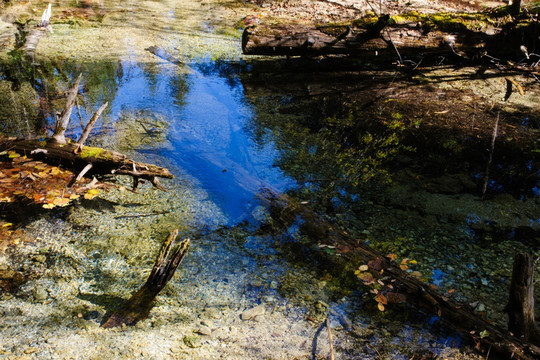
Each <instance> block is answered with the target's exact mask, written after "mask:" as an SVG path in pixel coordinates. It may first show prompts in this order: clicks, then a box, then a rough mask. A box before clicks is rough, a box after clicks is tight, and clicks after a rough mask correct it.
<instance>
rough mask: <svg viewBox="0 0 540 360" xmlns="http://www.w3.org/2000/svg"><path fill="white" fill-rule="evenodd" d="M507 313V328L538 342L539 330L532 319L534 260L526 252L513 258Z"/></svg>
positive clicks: (531, 341)
mask: <svg viewBox="0 0 540 360" xmlns="http://www.w3.org/2000/svg"><path fill="white" fill-rule="evenodd" d="M505 311H506V312H507V313H508V330H509V331H510V332H512V333H513V334H514V335H515V336H517V337H519V338H521V339H523V340H524V341H527V342H530V343H532V344H535V345H539V344H540V331H539V329H538V327H537V326H536V322H535V319H534V261H533V258H532V256H530V255H528V254H523V253H520V254H517V255H516V256H515V258H514V267H513V270H512V283H511V284H510V299H509V301H508V305H506V308H505Z"/></svg>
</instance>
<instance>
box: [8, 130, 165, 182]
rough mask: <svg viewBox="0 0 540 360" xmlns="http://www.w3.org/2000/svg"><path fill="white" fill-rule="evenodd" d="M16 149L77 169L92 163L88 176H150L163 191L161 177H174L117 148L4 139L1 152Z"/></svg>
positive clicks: (24, 153) (52, 162)
mask: <svg viewBox="0 0 540 360" xmlns="http://www.w3.org/2000/svg"><path fill="white" fill-rule="evenodd" d="M8 150H14V151H16V152H17V153H19V154H21V155H26V156H28V157H31V158H35V159H38V160H41V161H44V162H47V163H49V164H53V165H58V164H61V165H63V166H65V167H67V168H70V169H73V170H75V171H81V170H82V169H84V168H85V167H86V166H87V165H88V164H92V169H91V171H89V172H88V173H87V175H96V174H98V175H104V174H115V175H129V176H132V177H133V178H134V180H135V181H136V182H138V180H139V179H146V180H149V181H150V182H152V184H153V185H154V186H156V187H157V188H159V189H160V190H165V189H164V188H163V187H162V186H161V184H160V183H159V181H158V179H157V178H158V177H161V178H167V179H172V178H174V175H172V174H171V173H170V172H169V170H167V169H166V168H163V167H160V166H156V165H153V164H146V163H141V162H137V161H134V160H131V159H129V158H128V157H127V156H126V155H124V154H121V153H118V152H116V151H111V150H105V149H101V148H96V147H90V146H85V147H84V148H82V151H79V146H78V144H77V143H71V142H70V143H67V144H58V143H57V142H55V141H37V140H21V139H17V140H0V151H8Z"/></svg>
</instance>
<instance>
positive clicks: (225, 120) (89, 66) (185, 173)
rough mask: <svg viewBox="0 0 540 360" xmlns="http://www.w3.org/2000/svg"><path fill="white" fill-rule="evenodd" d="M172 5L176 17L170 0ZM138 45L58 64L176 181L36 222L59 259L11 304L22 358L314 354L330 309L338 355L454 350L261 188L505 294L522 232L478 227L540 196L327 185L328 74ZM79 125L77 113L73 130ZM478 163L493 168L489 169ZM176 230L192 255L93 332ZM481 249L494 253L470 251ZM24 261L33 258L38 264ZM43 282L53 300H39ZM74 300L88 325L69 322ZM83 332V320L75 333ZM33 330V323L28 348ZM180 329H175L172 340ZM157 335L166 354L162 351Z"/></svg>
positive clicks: (9, 335) (110, 127)
mask: <svg viewBox="0 0 540 360" xmlns="http://www.w3.org/2000/svg"><path fill="white" fill-rule="evenodd" d="M164 14H166V16H167V17H170V16H173V14H172V13H171V12H170V11H169V12H164ZM174 14H175V15H177V14H180V12H175V13H174ZM166 36H167V37H171V38H172V39H169V40H170V41H171V42H172V43H173V44H179V43H180V42H178V41H177V40H175V39H174V37H173V36H172V35H170V34H169V35H166ZM213 41H215V40H213ZM203 42H205V40H204V39H203ZM208 42H209V43H211V42H212V41H208ZM126 43H128V44H130V43H132V41H131V40H129V41H128V40H126ZM209 46H213V45H211V44H210V45H209ZM134 52H135V50H134V49H131V50H130V49H128V51H127V53H126V54H124V57H125V58H124V60H122V61H120V62H114V61H113V62H95V63H90V62H89V63H82V64H69V62H68V63H67V64H64V65H65V68H64V69H62V70H61V71H60V73H64V72H65V73H67V74H69V77H75V76H76V74H77V73H78V71H81V70H82V71H83V72H84V77H85V85H84V87H83V89H84V90H83V96H84V98H85V100H86V101H85V103H86V106H87V107H88V113H85V109H84V107H83V108H82V112H83V115H84V118H88V117H89V116H90V114H91V113H92V109H95V108H97V107H98V106H99V105H101V103H102V102H104V101H109V102H110V105H109V108H108V110H107V113H106V114H105V116H104V118H103V120H102V121H100V123H99V124H98V126H97V127H96V133H97V134H99V135H98V136H96V137H95V138H94V139H93V142H94V144H95V145H99V146H103V147H109V148H113V149H117V150H119V151H122V152H125V153H128V154H129V155H130V156H133V157H136V158H137V159H139V160H142V161H146V162H156V163H159V164H160V165H163V166H166V167H168V168H170V169H171V171H172V172H173V173H174V174H175V175H176V176H177V179H175V180H174V181H167V182H166V186H167V187H168V188H169V189H170V191H169V192H168V193H161V192H158V191H154V190H151V189H150V188H149V187H148V186H147V187H144V188H143V189H141V194H130V193H121V192H111V193H109V194H103V195H102V197H103V199H104V200H96V201H95V202H83V203H82V204H81V206H78V207H76V208H75V209H73V210H72V211H71V212H70V213H69V214H68V216H67V218H66V219H65V221H64V220H62V219H55V218H54V217H52V218H46V219H45V220H42V221H36V222H35V223H33V224H31V225H30V227H29V231H31V232H32V233H33V234H37V235H38V236H39V237H40V242H41V243H39V245H36V246H35V247H30V248H28V249H27V251H28V252H29V253H28V256H27V258H28V259H33V258H34V257H35V255H36V254H39V253H40V252H41V253H44V254H46V255H45V256H46V258H47V259H48V261H49V262H51V263H52V264H53V266H52V267H50V269H49V274H48V275H47V276H44V277H42V278H40V279H38V280H35V281H31V282H29V283H28V284H27V285H26V286H25V287H24V288H23V292H22V294H21V295H20V296H19V297H16V298H12V299H8V300H6V302H4V304H3V305H2V306H3V308H2V309H3V311H4V315H5V316H4V319H3V322H2V328H3V329H4V330H6V332H4V334H5V335H4V336H5V338H4V339H3V340H4V341H3V343H4V344H6V345H5V349H9V351H11V352H13V353H16V354H17V353H21V352H23V351H24V350H25V348H26V346H29V345H32V344H34V345H35V344H37V345H38V346H40V347H42V349H43V351H42V352H41V354H51V353H52V354H54V353H62V352H66V346H65V345H63V344H62V341H61V339H59V340H55V339H54V338H55V337H56V338H61V337H62V336H63V337H65V338H67V339H71V340H72V341H76V342H77V343H78V344H80V345H81V346H80V349H79V353H77V352H75V354H74V357H80V356H81V352H85V351H88V350H89V349H91V348H92V345H91V344H92V341H96V339H99V340H98V341H99V343H100V345H112V347H113V348H114V349H115V350H114V351H116V352H117V353H118V355H119V356H121V355H124V356H125V355H126V354H137V355H133V357H134V358H137V357H138V356H139V355H138V354H139V353H140V352H141V351H143V352H144V351H146V352H147V353H150V354H153V356H155V357H156V358H160V357H162V358H167V356H169V357H174V356H176V355H171V353H172V354H178V351H179V350H178V349H180V353H181V352H182V351H183V352H186V353H182V355H179V356H178V357H180V358H181V356H184V357H185V356H188V355H189V356H191V357H193V355H195V357H196V356H199V357H201V358H210V357H217V356H224V357H226V358H260V355H261V354H264V355H265V356H267V357H275V358H283V359H288V358H294V357H300V358H302V357H304V358H305V357H308V356H310V355H312V354H313V351H314V350H313V349H314V348H315V349H316V352H318V354H319V355H320V354H327V353H328V342H327V341H326V340H325V339H323V338H322V337H323V336H324V334H325V331H322V332H318V329H320V328H318V326H319V324H320V323H321V322H322V321H323V320H324V319H325V317H326V316H327V314H329V317H330V320H331V322H332V326H334V329H335V331H336V334H335V336H336V338H337V339H338V343H337V344H336V346H337V351H339V352H340V354H341V355H342V357H343V358H377V359H378V358H380V357H379V355H378V354H377V352H379V353H382V354H383V356H384V357H387V358H411V357H412V356H413V354H415V353H417V352H418V353H420V354H422V353H425V352H427V351H432V352H434V353H436V354H438V353H441V352H444V351H446V350H447V346H452V347H459V346H460V341H459V339H458V338H457V337H456V336H455V335H452V334H450V335H449V334H448V333H447V331H446V330H444V329H443V330H440V329H438V327H439V324H438V323H437V321H434V319H433V318H429V317H427V316H425V315H423V314H417V313H416V312H414V311H411V309H408V308H404V309H403V308H399V309H397V311H395V312H392V311H389V312H385V313H382V314H381V313H379V312H378V311H377V310H376V308H375V306H374V305H375V303H374V301H373V296H372V295H370V294H367V291H366V289H363V288H361V287H360V285H358V288H353V289H352V292H351V289H350V288H346V289H341V288H340V284H339V283H338V281H337V280H336V281H334V278H333V277H334V275H335V274H333V273H332V269H327V268H325V266H324V264H323V263H321V262H320V261H319V262H318V263H315V262H314V261H313V259H312V258H311V257H310V256H311V253H310V251H308V250H306V248H307V247H309V239H305V238H304V237H303V236H302V234H301V233H299V232H298V227H294V226H292V227H291V228H289V229H288V231H286V232H282V233H278V234H277V235H276V234H275V233H272V232H271V231H265V230H266V229H265V226H268V224H269V223H270V224H271V223H272V219H271V217H270V216H269V214H268V213H267V212H266V211H265V210H264V208H262V207H260V206H258V199H257V194H258V193H259V192H260V189H261V187H263V186H264V187H269V188H271V189H273V190H274V191H276V192H284V191H287V190H291V191H290V194H291V196H292V197H293V198H294V199H295V200H298V201H305V202H308V204H309V205H310V206H312V207H313V208H314V209H316V211H317V212H319V213H320V214H321V215H322V216H323V217H325V218H327V219H329V220H330V221H331V222H332V223H335V224H336V226H339V227H341V228H343V229H346V230H347V231H349V233H350V234H351V235H353V236H354V235H360V234H361V235H362V237H363V238H365V237H366V234H367V237H368V239H367V240H368V241H369V242H370V243H371V244H373V245H374V246H379V247H380V248H383V249H385V250H388V252H398V251H399V254H400V255H402V256H403V257H405V256H409V257H411V258H414V259H418V260H419V267H420V268H421V270H422V272H424V274H425V276H426V278H427V279H429V280H431V281H433V282H435V283H437V284H439V285H440V286H443V287H445V286H446V287H447V288H450V287H455V286H456V285H460V284H461V285H463V286H462V287H461V288H460V289H459V290H458V292H459V293H460V295H459V296H463V299H464V300H465V301H469V299H470V300H476V297H477V295H478V294H477V291H478V290H479V289H481V290H482V293H483V294H484V296H487V297H493V298H495V301H494V302H495V303H503V302H504V300H502V301H499V299H504V297H505V295H504V284H505V281H506V280H505V277H507V276H508V271H507V268H508V267H509V266H507V267H506V269H504V268H501V266H499V265H500V263H501V262H507V263H508V261H509V260H508V259H511V257H512V254H513V251H515V250H516V249H524V248H525V250H527V248H526V247H525V246H523V244H522V243H520V242H519V241H514V240H515V239H510V240H511V241H507V240H508V239H506V238H504V239H499V240H500V242H499V241H497V242H490V241H489V240H488V239H487V236H490V235H491V233H492V231H491V230H490V229H489V227H486V226H485V225H486V224H488V221H491V219H493V217H494V215H493V214H495V213H504V212H508V208H509V207H512V208H513V209H514V210H513V211H516V212H518V213H522V214H523V213H525V214H528V215H526V216H523V223H533V224H534V223H538V216H537V215H536V213H535V212H534V211H532V212H531V211H530V209H533V208H534V204H533V205H530V203H529V204H527V203H526V202H523V203H519V202H516V201H514V200H508V199H506V200H504V201H502V200H499V201H496V202H490V203H488V204H487V205H486V204H483V203H481V202H479V201H478V198H477V197H475V196H473V195H471V194H454V195H447V194H441V193H437V192H435V193H427V192H426V191H423V190H422V189H418V188H417V187H415V186H413V185H411V184H408V183H407V182H404V183H398V184H397V186H396V187H393V188H391V189H390V190H389V191H388V192H382V191H373V190H370V189H359V190H357V193H352V192H350V189H351V187H350V186H346V184H345V185H344V184H343V183H339V182H338V185H337V186H330V185H331V183H332V182H333V181H334V180H336V181H338V180H339V176H338V175H337V174H338V173H339V171H338V170H337V169H338V167H336V163H337V161H329V159H328V156H326V157H323V156H319V155H320V153H319V150H320V149H324V147H325V144H324V143H323V142H322V141H320V138H321V137H322V136H319V134H318V132H319V129H318V128H317V126H318V125H317V123H316V121H315V120H316V119H320V118H321V117H322V115H323V114H325V111H327V110H328V109H327V108H325V107H324V106H321V102H322V103H325V102H326V104H327V105H328V104H329V107H331V103H332V101H337V100H336V99H335V98H332V97H329V98H328V99H325V98H324V96H320V97H317V96H314V97H306V96H305V93H306V91H305V89H306V88H307V89H308V92H309V91H311V90H310V89H313V88H314V89H315V90H317V88H318V87H322V88H324V86H325V83H324V82H323V85H321V84H320V83H317V82H316V81H314V80H313V79H310V78H309V76H308V77H307V79H306V77H304V78H303V79H301V80H295V79H294V76H291V78H290V79H286V80H287V82H289V84H290V85H292V88H293V90H297V89H296V88H295V86H297V87H299V88H301V89H302V90H301V91H300V92H301V94H300V95H298V91H297V92H296V93H295V92H294V91H293V90H291V89H289V88H288V87H287V86H286V85H285V84H280V83H279V81H274V79H273V77H269V78H267V79H266V80H264V79H263V80H262V81H260V82H259V85H258V86H259V88H258V89H257V87H255V88H253V87H252V86H251V85H253V84H252V83H250V82H249V81H247V82H246V81H244V80H245V79H244V78H243V77H242V76H239V75H238V74H235V72H233V71H229V70H230V69H228V67H227V64H226V62H225V65H223V64H222V66H216V67H214V65H215V63H214V62H212V61H204V60H203V61H202V63H194V64H191V65H190V70H189V69H188V67H179V66H176V65H173V64H171V63H169V62H167V61H161V62H159V63H158V64H156V63H152V62H146V61H144V60H141V57H139V56H138V55H135V53H134ZM179 57H180V55H179ZM199 69H201V70H199ZM240 75H242V74H240ZM281 76H283V75H281ZM349 81H350V82H351V83H352V82H354V81H355V80H354V79H352V78H351V79H349ZM261 82H262V83H263V84H262V86H261V84H260V83H261ZM359 83H360V81H359ZM338 86H339V84H338V85H337V86H336V87H338ZM280 87H281V88H280ZM261 89H262V90H261ZM293 93H294V94H297V95H291V94H293ZM328 114H331V112H328ZM75 118H76V117H75ZM74 123H75V124H76V122H74ZM291 128H292V130H291ZM305 128H309V129H310V130H312V131H306V130H305ZM295 130H297V133H295ZM79 131H80V130H79V129H77V126H75V125H74V129H73V132H74V133H75V134H76V133H78V132H79ZM291 134H292V135H291ZM332 144H333V143H330V145H326V146H327V147H328V146H332ZM323 155H324V154H323ZM319 158H321V159H322V160H320V159H319ZM330 158H331V156H330ZM330 160H336V158H334V159H332V158H331V159H330ZM534 166H535V165H534V163H533V164H532V165H531V169H532V170H533V169H534ZM483 169H484V164H482V166H481V167H480V170H479V171H483ZM413 170H414V168H413ZM532 170H531V171H532ZM120 181H121V182H122V184H124V185H126V186H129V184H128V183H124V180H120ZM327 185H328V186H327ZM328 200H329V201H328ZM532 201H533V202H534V199H532ZM471 204H473V205H471ZM462 218H464V219H462ZM496 219H497V221H498V222H499V223H500V224H505V225H504V226H505V227H508V228H516V227H518V226H520V225H519V224H521V222H520V221H521V220H519V219H517V220H516V219H515V218H514V217H512V219H509V217H508V216H500V217H497V218H496ZM527 219H530V220H527ZM244 220H247V221H244ZM488 225H489V224H488ZM171 227H180V228H181V233H182V236H189V237H191V238H192V240H193V244H194V245H193V248H192V251H191V254H190V255H189V256H188V258H187V259H186V261H185V263H184V264H183V265H182V267H181V269H180V270H179V272H178V274H177V275H176V276H175V279H174V280H173V282H172V283H171V284H170V285H169V286H168V289H167V290H166V291H165V292H164V293H163V294H162V295H161V296H160V300H159V302H158V304H157V306H156V308H155V309H154V311H153V312H152V316H151V318H150V319H149V320H147V321H145V322H143V324H141V326H140V327H137V328H134V329H128V330H125V331H124V332H123V333H122V332H120V333H118V334H116V333H115V336H114V341H117V342H118V344H117V345H115V344H114V341H113V340H111V341H106V340H103V339H102V338H103V337H104V336H109V335H110V333H105V332H104V331H102V330H100V329H99V328H98V327H97V325H98V324H99V319H100V318H101V316H102V315H103V313H104V311H105V310H108V309H109V308H110V307H111V306H112V305H111V304H114V301H115V299H116V301H118V300H119V299H120V298H126V297H128V296H129V294H130V293H131V292H132V291H133V290H135V289H136V288H137V287H138V286H140V284H141V283H142V282H143V281H144V279H145V276H146V274H147V272H148V269H149V268H150V266H151V264H152V262H153V255H154V254H155V252H156V251H157V248H159V244H160V242H161V241H162V239H163V238H164V235H165V234H166V232H167V230H168V229H170V228H171ZM270 227H271V226H270ZM472 227H475V229H474V230H473V229H472ZM479 234H481V235H479ZM486 234H487V235H486ZM531 242H532V243H533V246H531V248H534V246H535V245H534V240H532V241H531ZM291 244H292V245H291ZM304 245H306V246H305V247H304ZM440 249H445V251H444V252H441V251H440ZM478 253H482V254H483V255H485V256H483V257H476V256H475V254H478ZM487 255H489V256H487ZM503 257H504V259H506V260H502V259H503ZM26 263H27V264H28V263H29V264H30V265H28V266H29V267H31V266H34V267H35V266H36V264H35V263H36V261H34V260H26ZM37 263H38V265H39V264H41V263H39V262H37ZM74 264H75V265H74ZM314 264H315V265H314ZM463 264H466V266H463ZM42 265H43V266H42V268H45V266H44V264H42ZM46 265H49V264H48V263H47V264H46ZM38 268H39V266H38ZM41 270H43V271H45V270H44V269H41ZM60 279H62V280H60ZM501 284H502V286H501ZM482 288H484V289H482ZM43 289H46V291H47V293H48V295H47V297H46V298H45V300H43V299H41V300H40V298H41V295H42V291H41V290H43ZM501 289H502V290H501ZM460 290H464V291H460ZM40 294H41V295H40ZM38 295H39V296H38ZM321 301H322V302H323V303H324V304H321V303H320V302H321ZM258 304H264V306H265V308H266V310H267V313H266V315H265V316H264V317H262V319H259V321H255V322H253V321H248V322H243V321H241V320H239V314H240V313H241V312H242V311H244V310H245V309H247V308H251V307H253V306H255V305H258ZM494 310H496V311H498V310H499V309H494ZM74 313H76V314H75V316H73V314H74ZM79 313H80V314H81V317H82V319H83V320H80V321H79V320H77V319H80V318H79V316H78V314H79ZM40 314H41V316H42V315H43V314H46V316H45V317H44V318H45V319H46V320H44V321H42V322H40V321H37V319H38V318H39V317H40ZM308 318H310V319H313V320H314V321H312V320H308ZM426 318H427V319H428V320H426ZM59 319H60V320H59ZM55 322H56V323H59V324H60V326H59V327H58V329H55V328H54V326H53V325H52V324H54V323H55ZM202 322H204V323H205V324H208V326H209V327H210V328H212V330H213V332H214V335H213V337H211V338H203V342H202V343H203V346H202V347H201V349H200V350H189V349H188V348H187V347H186V346H185V344H184V345H183V344H182V336H184V335H185V334H189V333H191V332H193V331H195V330H197V328H198V327H199V326H200V325H201V323H202ZM13 324H18V326H15V327H14V326H13ZM20 324H24V325H20ZM81 328H84V329H85V331H86V332H84V331H83V332H82V333H81V334H78V333H77V331H81ZM430 332H431V333H430ZM25 333H32V334H33V340H32V341H33V343H30V344H29V343H28V341H27V340H26V339H25ZM170 334H175V335H174V336H173V337H172V340H169V338H170V337H171V335H170ZM317 334H319V337H317V336H316V335H317ZM321 334H322V335H321ZM152 338H154V339H157V340H156V341H155V343H156V344H161V345H163V349H155V348H153V347H152V346H153V345H152V344H149V343H150V342H151V340H150V339H152ZM132 339H136V341H133V340H132ZM314 339H317V340H318V341H317V346H314ZM413 340H414V341H413ZM134 342H140V343H141V344H143V345H142V346H139V347H138V346H137V345H136V344H134ZM366 342H367V343H368V345H365V344H366ZM416 344H418V346H416ZM226 347H227V348H228V349H225V348H226ZM141 349H143V350H141ZM374 349H376V350H377V351H376V350H374ZM189 351H191V353H190V352H189ZM66 353H67V352H66ZM38 354H39V353H38ZM111 354H113V353H111ZM115 354H116V353H115ZM112 357H113V355H111V358H112ZM140 357H141V358H148V356H146V357H144V356H143V355H140ZM418 357H420V356H418Z"/></svg>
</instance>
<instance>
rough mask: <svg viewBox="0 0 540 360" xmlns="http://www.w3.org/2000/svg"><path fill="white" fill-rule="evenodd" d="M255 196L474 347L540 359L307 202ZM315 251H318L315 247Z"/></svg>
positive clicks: (343, 264)
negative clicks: (387, 283) (364, 266)
mask: <svg viewBox="0 0 540 360" xmlns="http://www.w3.org/2000/svg"><path fill="white" fill-rule="evenodd" d="M259 198H260V200H261V203H262V204H263V205H265V206H266V207H267V208H268V209H269V210H270V212H271V213H272V215H273V216H272V219H273V222H274V223H275V224H280V225H281V227H282V228H283V231H287V229H290V226H291V225H293V224H296V225H298V226H299V227H300V229H301V231H302V233H303V234H305V235H307V236H308V237H309V238H310V239H311V240H312V241H313V242H314V243H318V244H323V245H330V246H334V247H335V248H336V249H347V251H342V253H341V256H339V257H338V256H334V257H332V259H333V260H332V261H334V263H333V264H332V267H334V268H336V269H340V268H341V269H343V271H346V270H345V269H347V268H350V264H351V263H359V262H360V263H363V264H376V265H372V266H371V267H370V272H371V273H372V274H373V276H374V278H375V279H381V278H383V277H385V278H389V279H391V284H392V286H393V288H394V290H393V291H395V292H399V293H400V294H403V295H405V296H406V299H407V301H408V303H410V304H413V305H417V306H420V307H422V308H424V309H426V310H428V311H430V312H431V313H433V314H436V315H438V316H439V317H440V318H441V319H442V320H443V321H445V322H447V323H449V324H450V325H452V326H453V327H454V328H455V329H456V330H458V331H459V332H460V333H461V334H462V336H463V337H465V338H468V339H469V340H470V341H471V342H473V343H474V344H476V345H477V346H478V348H482V349H486V350H488V349H490V351H491V353H492V354H493V353H496V354H499V355H501V356H503V357H504V358H508V359H510V358H516V359H527V360H533V359H540V348H539V347H537V346H535V345H533V344H530V343H527V342H526V341H524V340H523V339H520V338H518V337H515V336H513V335H512V334H511V333H510V332H509V331H507V330H504V329H501V328H499V327H497V326H494V325H492V324H491V323H490V322H488V321H487V320H485V319H484V318H482V317H480V316H479V315H476V314H475V313H474V310H473V309H472V308H471V307H470V306H469V305H468V304H464V303H460V302H458V301H455V300H453V299H451V298H449V297H447V296H444V295H443V294H440V293H439V292H437V291H436V290H435V289H433V288H432V287H430V286H429V284H426V283H423V282H422V281H420V280H418V279H417V278H415V277H413V276H411V275H409V274H408V273H407V272H405V271H403V270H401V269H400V267H399V265H398V264H396V263H394V262H393V261H391V260H389V259H387V258H386V257H385V256H384V255H383V254H381V253H379V252H378V251H376V250H374V249H372V248H371V247H369V246H368V245H367V244H365V243H364V242H362V241H361V240H358V239H353V238H351V237H350V236H349V235H347V234H346V233H344V232H342V231H339V230H337V229H335V228H334V227H332V226H331V224H329V223H328V222H327V221H325V220H324V219H322V218H321V217H320V216H318V215H317V214H316V213H315V212H313V211H312V210H310V209H309V208H308V207H306V206H304V205H302V204H297V203H295V202H293V201H291V199H290V198H288V197H287V196H286V195H283V194H279V193H276V192H274V191H271V190H266V191H262V192H261V193H260V196H259ZM315 251H317V250H315ZM318 253H321V252H320V251H318ZM325 261H328V259H326V260H325ZM381 270H382V271H381ZM383 274H384V275H383ZM385 281H387V280H385Z"/></svg>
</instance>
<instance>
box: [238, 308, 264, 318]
mask: <svg viewBox="0 0 540 360" xmlns="http://www.w3.org/2000/svg"><path fill="white" fill-rule="evenodd" d="M265 312H266V310H265V308H264V305H259V306H255V307H253V308H251V309H248V310H245V311H244V312H243V313H242V314H241V315H240V318H241V319H242V320H251V319H254V318H255V317H256V316H259V315H263V314H264V313H265Z"/></svg>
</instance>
